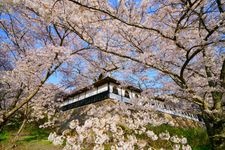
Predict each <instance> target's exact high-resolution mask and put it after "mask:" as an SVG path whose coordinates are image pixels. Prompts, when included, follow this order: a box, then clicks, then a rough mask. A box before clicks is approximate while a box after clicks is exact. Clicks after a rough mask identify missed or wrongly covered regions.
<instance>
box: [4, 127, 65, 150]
mask: <svg viewBox="0 0 225 150" xmlns="http://www.w3.org/2000/svg"><path fill="white" fill-rule="evenodd" d="M16 132H17V130H15V129H12V128H8V129H5V130H4V131H3V132H1V133H0V150H7V149H9V150H11V149H12V148H11V146H12V144H11V143H12V139H13V137H14V136H15V134H16ZM48 134H49V131H47V130H44V129H39V128H37V127H35V126H29V127H26V128H25V129H24V130H23V131H22V133H21V134H20V136H19V139H18V141H17V142H16V147H15V148H13V149H15V150H31V149H32V150H60V149H62V147H60V146H54V145H53V144H52V143H50V142H49V141H48V140H47V138H48Z"/></svg>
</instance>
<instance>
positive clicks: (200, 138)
mask: <svg viewBox="0 0 225 150" xmlns="http://www.w3.org/2000/svg"><path fill="white" fill-rule="evenodd" d="M147 129H148V130H152V131H154V132H155V133H156V134H159V133H161V132H165V131H166V130H167V131H168V132H169V133H170V135H171V136H173V135H177V136H184V137H186V138H187V140H188V143H189V144H190V145H191V147H193V149H196V150H200V149H203V150H208V149H210V147H209V139H208V135H207V132H206V130H205V129H204V128H181V127H172V126H169V125H160V126H151V125H148V126H147Z"/></svg>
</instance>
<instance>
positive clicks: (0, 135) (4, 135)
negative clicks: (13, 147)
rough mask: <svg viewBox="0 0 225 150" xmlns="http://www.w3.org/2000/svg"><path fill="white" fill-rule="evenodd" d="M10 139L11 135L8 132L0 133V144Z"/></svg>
mask: <svg viewBox="0 0 225 150" xmlns="http://www.w3.org/2000/svg"><path fill="white" fill-rule="evenodd" d="M8 138H9V133H8V132H6V131H3V132H0V142H2V141H5V140H7V139H8Z"/></svg>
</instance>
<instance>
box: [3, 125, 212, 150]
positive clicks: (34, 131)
mask: <svg viewBox="0 0 225 150" xmlns="http://www.w3.org/2000/svg"><path fill="white" fill-rule="evenodd" d="M147 129H148V130H152V131H154V132H155V133H156V134H159V133H161V132H165V131H166V130H167V131H169V133H170V134H171V135H178V136H182V135H183V136H185V137H187V139H188V143H189V144H190V145H191V147H192V148H193V149H194V150H210V148H209V145H208V143H209V142H208V137H207V134H206V132H205V130H204V129H203V128H178V127H171V126H169V125H161V126H156V127H155V126H151V125H149V126H147ZM125 131H126V129H125ZM49 132H50V131H47V130H44V129H39V128H37V127H34V126H29V127H26V128H25V129H24V130H23V132H22V133H21V135H20V138H19V140H18V141H17V143H16V144H17V147H16V148H14V149H15V150H60V149H62V147H60V146H54V145H53V144H51V143H50V142H49V141H47V137H48V134H49ZM126 132H127V134H129V132H132V131H129V129H127V131H126ZM15 133H16V130H12V129H7V130H5V131H3V132H2V133H0V150H6V149H7V148H9V146H11V144H10V143H11V140H12V138H13V137H14V135H15ZM137 136H138V139H143V140H144V139H145V140H146V139H148V137H146V135H144V134H143V135H137ZM148 142H149V143H150V145H151V146H153V147H155V148H160V147H164V148H165V147H167V148H168V149H171V144H170V143H169V142H168V141H160V142H158V141H151V140H149V141H148ZM106 149H107V147H106Z"/></svg>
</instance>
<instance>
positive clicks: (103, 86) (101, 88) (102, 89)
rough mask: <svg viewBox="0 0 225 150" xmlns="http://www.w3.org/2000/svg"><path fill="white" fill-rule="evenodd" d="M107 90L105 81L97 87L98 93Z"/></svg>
mask: <svg viewBox="0 0 225 150" xmlns="http://www.w3.org/2000/svg"><path fill="white" fill-rule="evenodd" d="M107 90H108V84H107V83H106V84H104V85H102V86H99V87H98V93H102V92H104V91H107Z"/></svg>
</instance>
